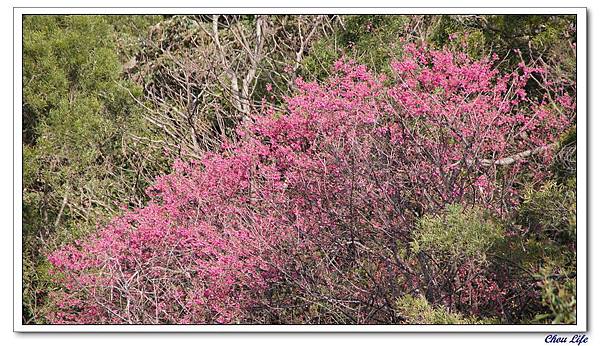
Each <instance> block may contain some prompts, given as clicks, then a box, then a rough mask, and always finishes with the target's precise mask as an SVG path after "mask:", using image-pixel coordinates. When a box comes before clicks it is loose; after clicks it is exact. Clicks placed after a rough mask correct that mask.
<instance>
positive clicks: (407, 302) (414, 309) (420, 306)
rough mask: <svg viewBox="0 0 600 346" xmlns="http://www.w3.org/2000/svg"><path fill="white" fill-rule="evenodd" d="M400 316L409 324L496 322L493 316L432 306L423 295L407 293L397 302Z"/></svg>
mask: <svg viewBox="0 0 600 346" xmlns="http://www.w3.org/2000/svg"><path fill="white" fill-rule="evenodd" d="M396 310H397V314H398V316H399V317H401V318H403V319H405V323H407V324H494V323H498V322H497V321H496V320H494V319H491V318H485V319H477V318H475V317H465V316H463V315H462V314H459V313H452V312H448V311H447V310H446V308H444V307H441V306H438V307H432V306H431V305H430V304H429V303H428V302H427V299H425V297H423V296H419V297H413V296H411V295H405V296H403V297H402V298H399V299H398V300H397V302H396Z"/></svg>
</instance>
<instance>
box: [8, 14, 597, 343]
mask: <svg viewBox="0 0 600 346" xmlns="http://www.w3.org/2000/svg"><path fill="white" fill-rule="evenodd" d="M195 13H205V14H240V13H243V14H262V13H269V14H324V13H327V14H329V13H332V14H333V13H342V14H572V15H577V84H578V85H577V93H578V95H577V129H578V131H577V136H578V138H577V139H578V141H577V152H578V160H577V182H578V184H577V273H578V274H579V275H577V306H578V309H577V312H578V313H577V324H576V325H356V326H355V325H24V324H22V242H21V239H22V202H23V200H22V190H23V186H22V185H23V180H22V164H23V162H22V161H23V156H22V154H23V153H22V119H23V115H22V108H21V105H22V56H21V55H22V25H21V24H22V15H25V14H195ZM13 29H14V31H13V45H14V46H13V53H14V55H13V88H14V89H13V90H14V98H13V120H14V122H13V124H14V128H13V134H14V135H13V138H14V142H13V155H14V172H13V173H14V177H13V178H14V187H13V191H14V198H13V203H14V204H13V205H14V207H13V210H14V214H13V217H14V219H13V227H14V229H13V257H14V262H13V263H14V276H13V330H14V331H17V332H552V333H560V332H571V333H572V332H585V331H587V330H588V325H587V322H588V321H587V319H588V314H589V310H590V309H589V306H588V299H587V298H588V295H587V288H588V277H587V275H588V274H589V272H588V271H587V264H588V263H587V260H588V256H587V241H588V234H587V186H588V185H587V170H586V168H587V144H588V141H587V81H588V79H587V18H586V8H583V7H560V8H558V7H553V8H540V7H538V8H531V7H512V8H507V7H495V8H491V7H488V8H478V7H455V8H441V7H440V8H432V7H428V8H400V7H370V8H369V7H347V8H344V7H311V8H301V7H279V8H278V7H249V8H242V7H181V8H168V7H147V8H143V7H112V8H102V7H70V8H64V7H14V8H13Z"/></svg>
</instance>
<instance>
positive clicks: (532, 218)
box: [519, 179, 577, 245]
mask: <svg viewBox="0 0 600 346" xmlns="http://www.w3.org/2000/svg"><path fill="white" fill-rule="evenodd" d="M519 217H520V221H521V224H523V226H525V227H527V228H528V229H529V230H533V231H536V232H537V233H543V234H545V235H547V236H548V237H550V239H552V240H554V241H556V242H558V243H560V244H567V245H568V244H574V243H575V240H576V235H577V234H576V233H577V193H576V181H575V179H570V180H569V181H568V182H567V184H566V185H563V184H559V183H557V182H555V181H548V182H546V183H545V184H544V185H543V186H542V187H541V188H534V187H533V186H529V187H528V188H527V189H526V190H525V194H524V201H523V204H522V205H521V208H520V211H519Z"/></svg>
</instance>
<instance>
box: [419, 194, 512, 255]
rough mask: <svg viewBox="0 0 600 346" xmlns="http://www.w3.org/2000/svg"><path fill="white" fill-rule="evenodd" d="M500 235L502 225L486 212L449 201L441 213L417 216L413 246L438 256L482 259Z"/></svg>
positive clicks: (501, 233)
mask: <svg viewBox="0 0 600 346" xmlns="http://www.w3.org/2000/svg"><path fill="white" fill-rule="evenodd" d="M502 238H503V229H502V227H501V226H500V225H499V224H498V223H497V222H496V221H495V220H494V219H493V218H492V217H491V215H489V213H487V212H485V211H483V210H480V209H477V208H472V209H465V208H463V207H462V206H460V205H449V206H448V207H447V208H446V211H445V213H444V214H442V215H426V216H424V217H422V218H421V219H420V220H419V222H418V224H417V228H416V230H415V234H414V240H413V242H412V249H413V251H414V252H419V251H426V252H431V253H434V254H437V255H439V257H440V258H443V257H447V258H449V259H460V258H470V259H473V260H476V261H485V260H486V253H487V252H488V250H489V249H490V248H492V246H494V244H496V243H497V242H498V241H499V240H501V239H502Z"/></svg>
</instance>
